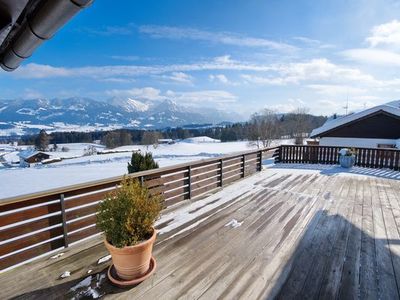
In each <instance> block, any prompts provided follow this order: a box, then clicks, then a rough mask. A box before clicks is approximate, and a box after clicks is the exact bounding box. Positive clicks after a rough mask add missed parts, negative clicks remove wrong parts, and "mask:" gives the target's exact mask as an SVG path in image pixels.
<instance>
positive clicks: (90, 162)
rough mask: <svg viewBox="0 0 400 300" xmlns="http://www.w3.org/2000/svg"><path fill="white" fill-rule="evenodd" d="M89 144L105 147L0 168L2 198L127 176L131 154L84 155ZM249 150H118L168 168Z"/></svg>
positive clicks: (203, 145) (194, 143)
mask: <svg viewBox="0 0 400 300" xmlns="http://www.w3.org/2000/svg"><path fill="white" fill-rule="evenodd" d="M290 142H291V141H290V140H283V141H276V142H275V144H278V143H279V144H280V143H286V144H287V143H290ZM90 145H93V146H96V148H98V149H99V150H102V149H104V146H101V145H95V144H85V143H80V144H65V145H63V144H60V145H58V149H61V148H62V147H63V146H66V147H68V148H69V149H70V150H69V151H68V152H61V151H58V152H48V153H49V154H50V155H51V156H52V157H63V158H67V157H68V158H69V159H64V160H63V161H61V162H57V163H53V164H48V165H42V164H37V165H34V166H31V167H30V168H20V167H14V168H0V199H3V198H7V197H12V196H17V195H22V194H27V193H34V192H40V191H44V190H48V189H52V188H57V187H62V186H67V185H71V184H78V183H84V182H89V181H93V180H99V179H105V178H109V177H113V176H120V175H123V174H126V173H127V163H128V161H130V157H131V152H120V153H111V154H102V155H91V156H82V155H83V153H84V151H85V149H87V147H88V146H90ZM100 148H101V149H100ZM250 149H254V146H250V145H249V144H248V143H247V142H229V143H218V142H204V141H203V140H201V141H198V140H196V139H195V140H190V142H189V141H188V142H184V141H182V142H178V143H176V144H172V145H164V144H163V145H158V147H156V148H154V147H153V146H138V145H132V146H123V147H119V148H116V149H115V150H130V151H137V150H140V151H141V152H147V151H148V152H152V153H153V156H154V158H155V160H156V161H157V162H158V163H159V165H160V167H165V166H170V165H175V164H179V163H184V162H189V161H195V160H201V159H206V158H210V157H217V156H221V155H224V154H229V153H234V152H239V151H245V150H250ZM71 157H76V158H71ZM5 158H6V160H7V161H9V162H10V161H15V160H18V156H17V153H16V152H11V153H9V154H6V155H5ZM0 201H1V200H0Z"/></svg>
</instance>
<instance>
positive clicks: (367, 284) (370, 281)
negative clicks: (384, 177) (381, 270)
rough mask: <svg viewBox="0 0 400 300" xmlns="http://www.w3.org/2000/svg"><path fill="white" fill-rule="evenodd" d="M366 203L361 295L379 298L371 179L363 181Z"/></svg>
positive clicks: (361, 260) (362, 242)
mask: <svg viewBox="0 0 400 300" xmlns="http://www.w3.org/2000/svg"><path fill="white" fill-rule="evenodd" d="M363 187H364V198H365V200H364V205H363V217H362V238H361V257H360V297H361V299H378V286H377V282H378V278H377V273H376V267H375V264H376V252H375V240H374V237H375V233H374V220H373V209H372V203H373V199H374V200H375V196H373V194H372V191H371V185H370V182H369V180H368V179H367V180H364V181H363Z"/></svg>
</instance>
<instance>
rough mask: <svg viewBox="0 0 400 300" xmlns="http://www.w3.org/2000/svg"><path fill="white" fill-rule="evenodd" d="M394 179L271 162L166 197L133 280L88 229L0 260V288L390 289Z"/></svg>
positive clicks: (126, 294) (316, 294)
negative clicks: (22, 257)
mask: <svg viewBox="0 0 400 300" xmlns="http://www.w3.org/2000/svg"><path fill="white" fill-rule="evenodd" d="M396 153H397V152H396ZM396 155H397V154H396ZM232 159H233V158H230V160H232ZM257 159H262V157H259V156H258V158H257ZM241 163H242V164H241V166H247V165H246V163H245V162H244V161H242V162H241ZM389 164H390V163H389ZM239 165H240V164H239ZM203 167H204V166H203ZM218 167H221V166H220V165H218ZM207 168H208V170H207V172H214V171H213V170H211V169H212V168H211V167H210V166H207ZM231 168H232V167H231ZM190 170H191V171H190V172H193V170H196V168H193V169H192V168H191V169H190ZM210 170H211V171H210ZM222 170H223V168H222ZM190 172H189V173H190ZM243 174H244V173H243ZM222 175H223V173H222ZM197 176H199V175H197ZM217 176H220V177H219V178H223V176H221V173H218V174H217ZM399 179H400V176H399V172H396V171H390V170H384V169H373V168H365V167H355V168H353V169H352V170H351V171H348V172H346V171H343V169H341V168H339V167H337V166H335V165H311V164H300V163H296V164H288V163H280V164H276V165H274V166H271V167H268V168H264V169H263V170H262V171H260V172H256V173H253V174H252V175H251V176H244V178H243V177H241V178H240V179H238V180H236V181H234V182H233V183H232V184H230V185H226V186H225V185H224V187H223V188H221V187H219V188H218V189H216V190H214V191H213V192H206V193H204V194H203V196H202V197H198V198H196V197H192V198H185V199H184V200H182V201H180V202H177V203H175V204H174V205H172V206H170V207H167V208H166V209H165V210H164V212H163V215H162V218H161V219H160V220H159V221H158V223H157V228H158V230H159V235H158V238H157V243H156V245H155V249H154V256H155V258H156V260H157V270H156V272H155V273H154V275H153V276H152V277H151V278H150V279H148V280H147V281H145V282H143V283H142V284H140V285H138V286H136V287H133V288H131V289H120V288H117V287H114V286H112V285H111V284H110V283H109V282H108V280H107V279H106V272H107V269H108V266H109V264H110V260H107V254H108V253H107V251H106V249H105V248H104V246H103V244H102V240H101V236H99V235H95V236H94V237H91V238H89V239H86V240H83V241H81V242H80V243H78V244H76V245H73V246H70V247H67V248H63V249H60V250H57V251H56V252H55V253H51V254H45V255H44V256H43V257H42V258H39V259H36V260H34V261H32V262H28V263H25V264H24V265H22V266H18V267H15V268H12V269H10V270H5V271H3V273H1V274H0V288H1V294H2V298H3V299H7V298H15V299H18V298H21V299H25V298H28V299H31V298H45V299H55V298H63V297H66V298H74V297H75V299H79V298H83V297H84V296H89V295H91V296H101V295H104V296H106V297H107V298H119V299H177V298H190V299H193V298H196V299H197V298H201V299H216V298H225V299H232V298H240V299H266V298H268V299H269V298H280V299H293V298H300V299H303V298H304V299H309V298H320V299H332V298H340V299H342V298H344V299H347V298H356V297H358V298H360V299H365V298H372V299H398V298H399V293H400V291H399V288H398V287H399V286H400V235H399V231H398V228H400V227H399V225H400V224H399V223H400V196H399V195H400V185H399ZM203 180H204V179H203ZM189 182H190V180H189ZM193 184H194V183H193ZM203 189H204V188H203ZM66 202H68V201H66ZM57 254H58V255H57ZM65 272H70V276H68V277H65V278H61V277H60V276H61V275H62V274H63V273H65Z"/></svg>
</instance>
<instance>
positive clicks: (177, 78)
mask: <svg viewBox="0 0 400 300" xmlns="http://www.w3.org/2000/svg"><path fill="white" fill-rule="evenodd" d="M161 78H162V79H166V80H168V81H173V82H176V83H184V84H193V80H194V78H193V76H191V75H189V74H186V73H184V72H172V73H171V74H169V75H163V76H161Z"/></svg>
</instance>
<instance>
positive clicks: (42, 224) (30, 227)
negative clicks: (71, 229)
mask: <svg viewBox="0 0 400 300" xmlns="http://www.w3.org/2000/svg"><path fill="white" fill-rule="evenodd" d="M61 223H62V219H61V214H60V215H56V216H51V217H46V218H43V219H39V220H36V221H32V222H28V223H25V224H21V225H18V226H14V227H9V228H7V229H0V241H5V240H8V239H11V238H13V237H17V236H21V235H23V234H27V233H30V232H33V231H37V230H40V229H44V228H47V227H50V226H53V225H57V224H61Z"/></svg>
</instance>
